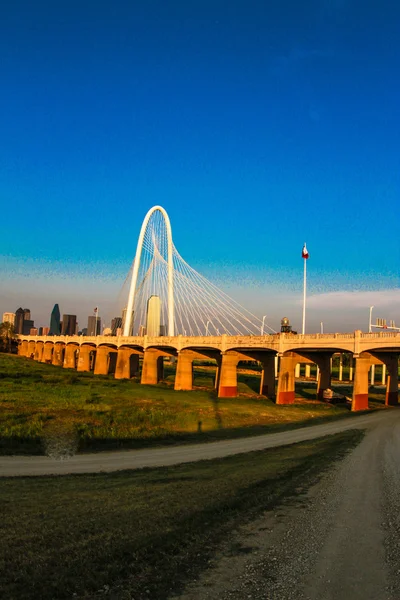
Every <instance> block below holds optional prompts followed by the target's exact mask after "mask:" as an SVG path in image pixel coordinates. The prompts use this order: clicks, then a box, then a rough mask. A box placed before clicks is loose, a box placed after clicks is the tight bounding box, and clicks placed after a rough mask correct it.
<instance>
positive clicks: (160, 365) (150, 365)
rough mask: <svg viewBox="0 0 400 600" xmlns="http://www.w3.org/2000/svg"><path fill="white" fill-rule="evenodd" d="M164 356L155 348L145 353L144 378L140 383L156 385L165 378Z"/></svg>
mask: <svg viewBox="0 0 400 600" xmlns="http://www.w3.org/2000/svg"><path fill="white" fill-rule="evenodd" d="M163 370H164V361H163V356H162V355H161V354H160V352H158V351H157V350H155V349H154V348H149V349H148V350H145V351H144V356H143V366H142V377H141V381H140V383H143V384H145V385H156V384H157V383H158V382H159V381H161V379H162V378H163Z"/></svg>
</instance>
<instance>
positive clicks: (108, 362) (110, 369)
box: [94, 346, 117, 375]
mask: <svg viewBox="0 0 400 600" xmlns="http://www.w3.org/2000/svg"><path fill="white" fill-rule="evenodd" d="M116 364H117V350H116V349H115V348H112V347H110V346H98V347H97V349H96V361H95V364H94V374H95V375H109V374H110V373H115V367H116Z"/></svg>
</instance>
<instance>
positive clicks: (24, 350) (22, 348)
mask: <svg viewBox="0 0 400 600" xmlns="http://www.w3.org/2000/svg"><path fill="white" fill-rule="evenodd" d="M28 348H29V346H28V341H27V340H23V341H22V342H21V343H20V344H19V345H18V356H28Z"/></svg>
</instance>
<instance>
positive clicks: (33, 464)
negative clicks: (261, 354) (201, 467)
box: [0, 411, 386, 477]
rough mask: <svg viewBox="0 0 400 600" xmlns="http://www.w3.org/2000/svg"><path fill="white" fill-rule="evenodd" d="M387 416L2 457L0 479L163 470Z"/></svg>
mask: <svg viewBox="0 0 400 600" xmlns="http://www.w3.org/2000/svg"><path fill="white" fill-rule="evenodd" d="M383 413H385V414H383ZM385 415H386V411H378V412H376V413H372V414H367V415H361V416H354V417H351V418H346V419H341V420H338V421H333V422H331V423H325V424H323V425H314V426H311V427H303V428H301V429H294V430H291V431H283V432H281V433H270V434H266V435H260V436H254V437H248V438H240V439H235V440H228V441H223V442H212V443H204V444H193V445H181V446H174V447H170V448H154V449H146V450H127V451H121V452H118V451H114V452H99V453H96V454H78V455H75V456H71V457H70V458H68V459H66V460H55V459H52V458H49V457H48V456H0V477H5V476H6V477H12V476H22V475H30V476H33V475H66V474H68V473H98V472H110V471H120V470H123V469H141V468H143V467H163V466H170V465H176V464H180V463H185V462H193V461H198V460H208V459H212V458H221V457H224V456H230V455H233V454H241V453H244V452H252V451H254V450H264V449H266V448H272V447H275V446H284V445H287V444H295V443H297V442H303V441H304V440H310V439H314V438H317V437H321V436H324V435H330V434H333V433H338V432H339V431H345V430H346V429H364V428H365V427H369V426H372V425H373V424H374V423H375V422H377V421H380V420H382V419H385Z"/></svg>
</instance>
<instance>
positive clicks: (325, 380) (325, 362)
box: [317, 354, 331, 400]
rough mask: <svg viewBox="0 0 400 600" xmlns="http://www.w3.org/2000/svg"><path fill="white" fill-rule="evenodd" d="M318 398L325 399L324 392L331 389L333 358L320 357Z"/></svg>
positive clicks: (327, 356) (322, 355)
mask: <svg viewBox="0 0 400 600" xmlns="http://www.w3.org/2000/svg"><path fill="white" fill-rule="evenodd" d="M317 360H318V367H319V369H318V371H319V374H318V381H317V398H318V400H323V399H324V391H325V390H327V389H328V388H330V387H331V357H330V356H329V355H324V354H321V355H319V356H318V359H317Z"/></svg>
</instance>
